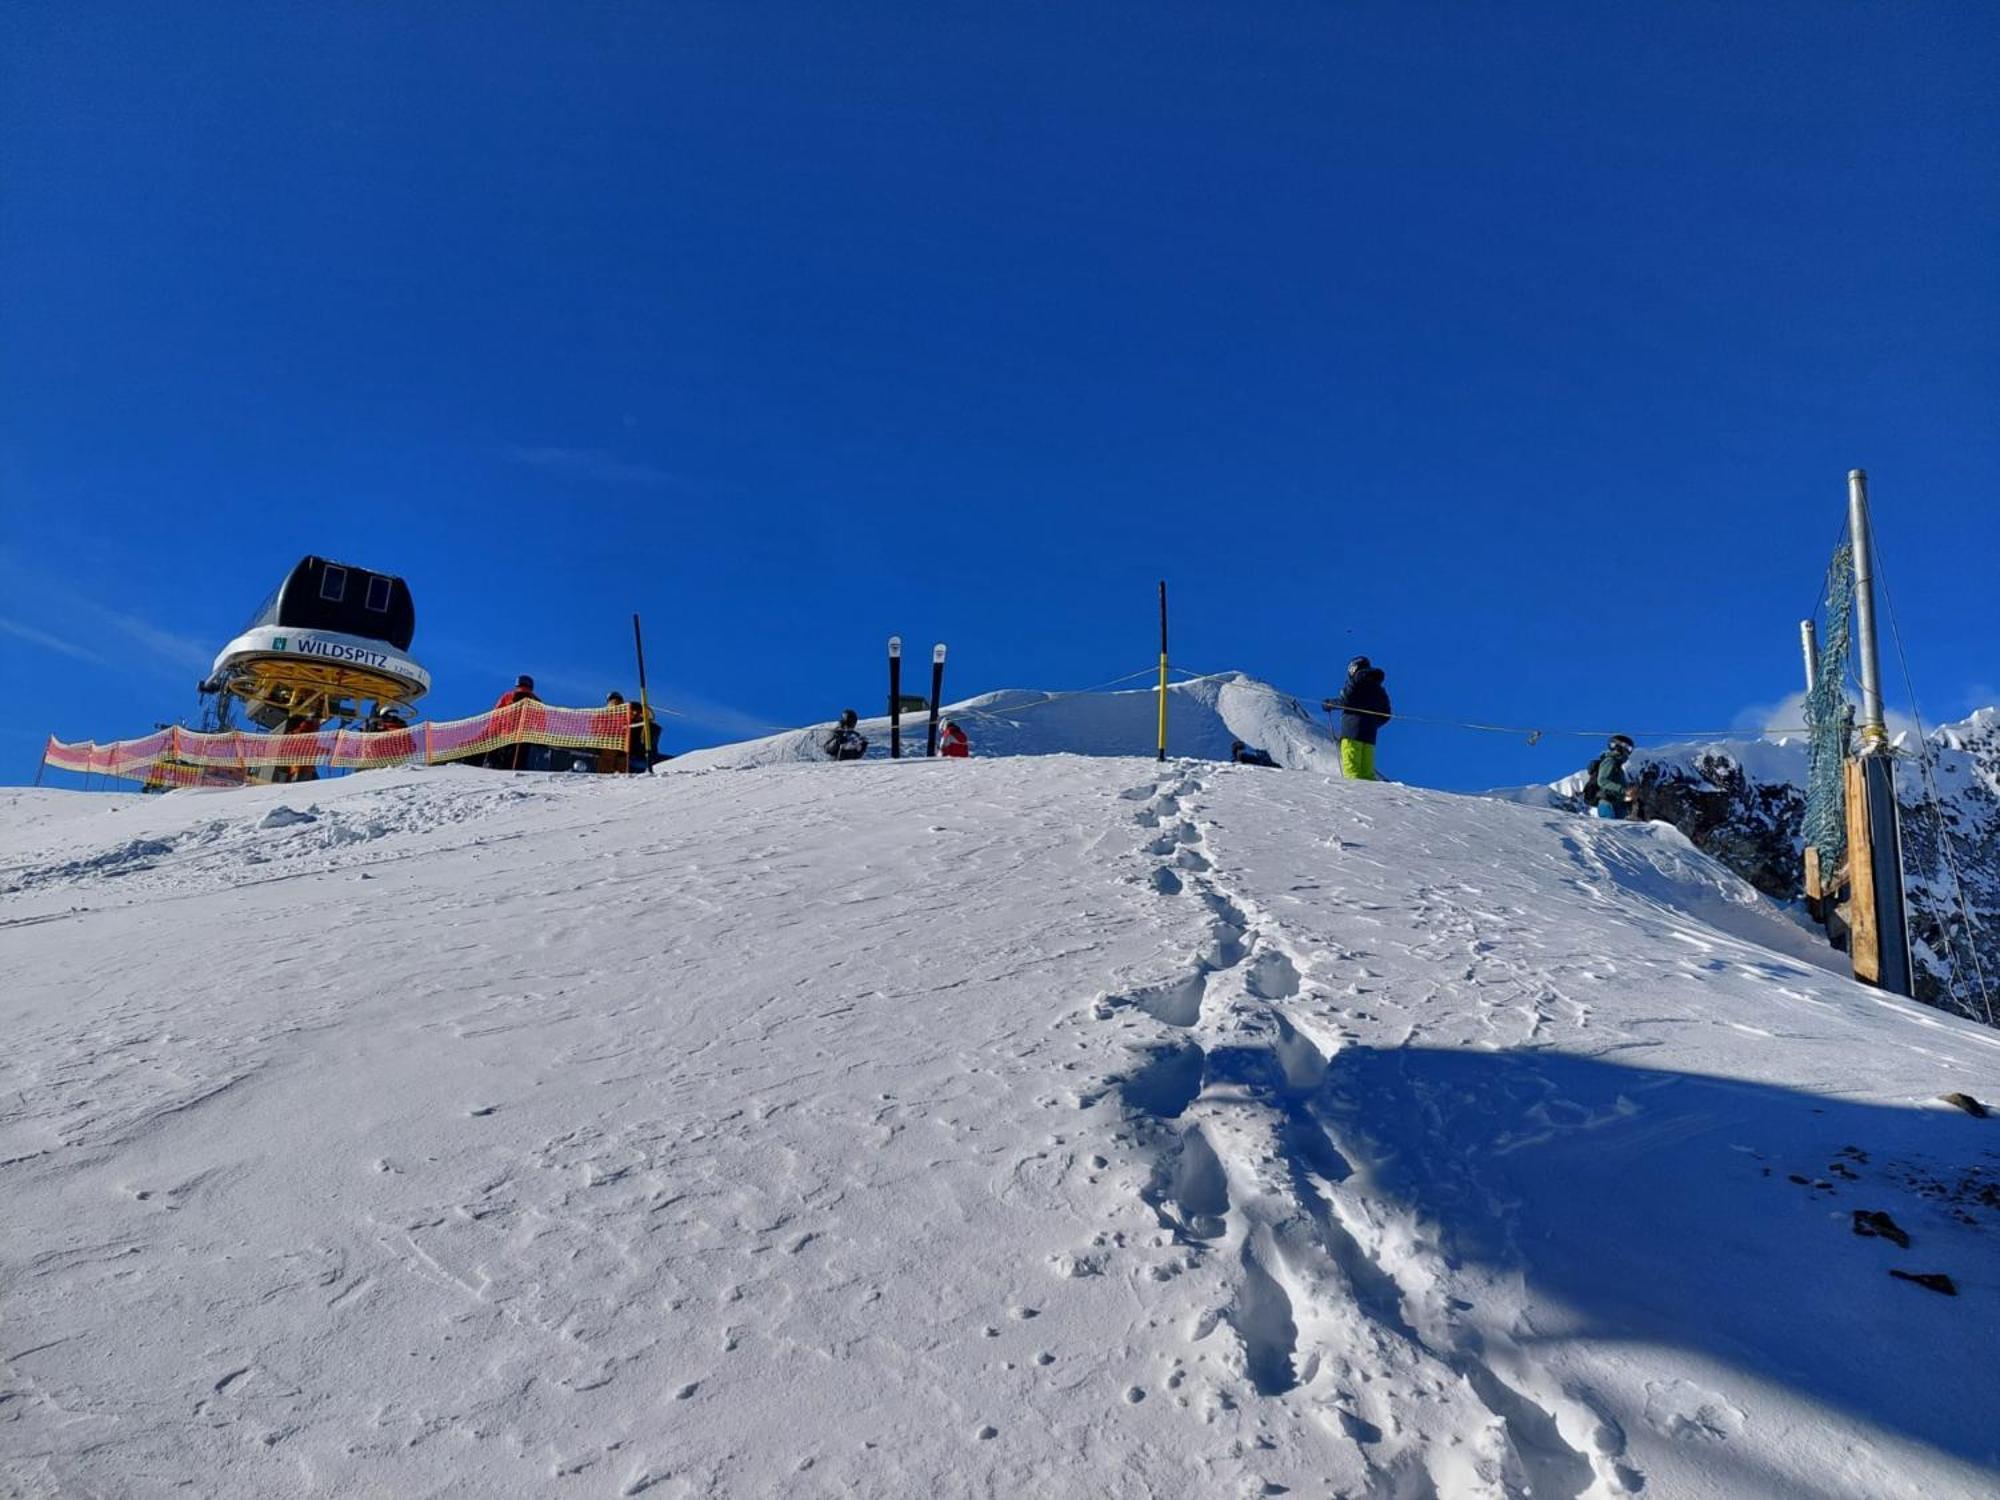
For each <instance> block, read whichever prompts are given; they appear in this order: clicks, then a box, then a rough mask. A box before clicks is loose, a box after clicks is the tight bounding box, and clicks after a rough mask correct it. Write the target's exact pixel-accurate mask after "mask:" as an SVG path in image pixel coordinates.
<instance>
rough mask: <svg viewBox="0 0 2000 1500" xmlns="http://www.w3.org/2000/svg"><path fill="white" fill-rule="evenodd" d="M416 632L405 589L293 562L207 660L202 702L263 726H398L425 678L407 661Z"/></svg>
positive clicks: (320, 561)
mask: <svg viewBox="0 0 2000 1500" xmlns="http://www.w3.org/2000/svg"><path fill="white" fill-rule="evenodd" d="M416 631H417V610H416V605H415V603H414V602H413V601H412V600H411V598H410V586H409V585H408V584H406V583H405V582H403V580H402V579H400V578H397V577H395V576H393V575H392V574H388V573H371V572H369V571H368V570H367V569H365V568H357V567H353V566H350V565H349V564H346V563H337V562H332V561H330V560H328V559H327V558H324V557H306V558H301V559H300V560H299V563H298V565H297V566H296V567H294V568H293V569H292V571H291V572H290V573H289V574H287V575H286V577H285V581H284V582H283V583H281V584H279V585H278V587H277V588H276V590H274V591H273V592H272V594H271V597H270V598H268V599H266V600H265V601H264V604H263V607H262V608H260V609H259V610H258V611H257V613H256V614H255V615H254V616H253V617H252V618H251V621H250V624H249V625H248V626H247V627H246V628H245V629H244V631H243V633H242V634H240V635H238V636H237V637H236V638H235V639H234V640H232V641H231V642H230V643H229V644H228V645H226V646H224V647H223V648H222V651H221V653H220V654H219V655H218V656H217V657H216V658H215V666H214V667H213V669H212V670H211V671H210V673H209V676H208V679H207V681H205V682H203V683H202V684H201V691H202V693H203V694H204V695H212V696H213V697H214V698H215V699H216V700H217V702H218V707H219V712H218V714H217V716H216V717H217V719H218V721H219V722H220V723H222V724H227V723H228V721H229V716H230V715H229V710H230V708H231V706H232V705H235V704H241V705H242V708H243V712H244V716H245V717H246V718H248V719H249V720H250V722H251V723H253V724H257V725H261V726H262V727H263V728H265V729H277V728H279V727H281V726H282V725H284V724H285V723H286V722H287V721H294V722H296V721H298V720H302V719H309V720H312V721H313V722H314V723H315V724H324V723H327V722H329V721H336V720H337V721H344V722H349V723H355V722H380V721H382V720H383V719H384V718H385V717H386V716H391V715H393V716H394V718H395V719H396V720H398V721H400V722H401V723H405V724H407V723H408V722H409V720H410V719H411V718H412V717H413V716H414V710H415V706H416V702H417V700H418V699H419V698H421V697H423V695H424V694H425V693H427V692H429V691H430V687H431V674H430V673H429V672H426V671H425V670H424V669H423V668H422V667H421V666H419V665H418V664H417V663H416V662H415V661H414V660H412V659H411V657H410V655H409V650H410V642H411V640H412V639H413V638H414V637H415V635H416Z"/></svg>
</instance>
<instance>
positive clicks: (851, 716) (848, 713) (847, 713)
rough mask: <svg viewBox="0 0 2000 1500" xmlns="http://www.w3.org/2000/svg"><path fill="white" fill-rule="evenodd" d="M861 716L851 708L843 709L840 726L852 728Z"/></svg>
mask: <svg viewBox="0 0 2000 1500" xmlns="http://www.w3.org/2000/svg"><path fill="white" fill-rule="evenodd" d="M859 717H860V716H859V715H858V714H856V713H855V712H854V710H853V709H851V708H847V709H842V710H841V713H840V727H841V728H842V729H852V728H853V727H854V725H855V721H856V720H857V719H858V718H859Z"/></svg>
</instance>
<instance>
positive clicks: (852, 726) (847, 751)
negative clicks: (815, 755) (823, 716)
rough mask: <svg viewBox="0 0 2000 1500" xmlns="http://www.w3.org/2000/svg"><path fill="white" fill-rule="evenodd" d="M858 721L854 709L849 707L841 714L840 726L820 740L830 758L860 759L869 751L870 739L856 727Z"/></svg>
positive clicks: (821, 747)
mask: <svg viewBox="0 0 2000 1500" xmlns="http://www.w3.org/2000/svg"><path fill="white" fill-rule="evenodd" d="M858 722H859V721H858V720H857V719H856V718H855V714H854V710H853V709H851V708H850V709H848V710H847V712H845V713H843V714H842V715H841V716H840V725H839V727H838V728H836V729H835V730H834V731H833V733H831V734H829V735H828V736H827V737H826V738H825V739H824V740H822V741H821V742H820V749H822V750H824V751H825V752H826V754H827V758H828V759H829V760H860V759H861V757H862V756H864V755H866V754H867V753H868V740H867V738H866V737H865V736H864V735H863V734H862V733H861V731H860V729H859V728H857V727H856V725H857V724H858Z"/></svg>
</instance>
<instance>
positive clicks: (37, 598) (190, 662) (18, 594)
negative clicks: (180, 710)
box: [0, 550, 222, 672]
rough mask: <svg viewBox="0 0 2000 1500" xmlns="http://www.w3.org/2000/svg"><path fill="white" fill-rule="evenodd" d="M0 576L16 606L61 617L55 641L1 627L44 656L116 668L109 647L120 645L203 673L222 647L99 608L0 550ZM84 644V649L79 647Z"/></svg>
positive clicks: (19, 627) (28, 628)
mask: <svg viewBox="0 0 2000 1500" xmlns="http://www.w3.org/2000/svg"><path fill="white" fill-rule="evenodd" d="M0 573H5V574H7V575H8V577H9V587H10V589H11V591H12V593H13V596H14V600H15V602H16V603H17V604H19V603H21V602H23V601H24V600H25V601H31V602H32V603H33V604H34V605H35V606H36V609H35V612H36V613H37V614H42V615H47V616H56V615H60V616H61V618H62V621H63V624H64V626H65V630H64V633H63V634H61V635H57V634H55V633H53V632H50V631H46V630H41V629H38V628H37V627H35V626H32V625H23V624H20V623H19V622H18V621H9V622H8V623H7V626H6V629H7V631H8V633H9V634H11V635H16V636H19V637H21V638H22V639H23V640H28V641H32V642H34V644H36V645H38V646H41V647H43V648H45V649H47V650H51V651H61V652H63V653H65V654H66V655H69V656H74V657H76V658H78V659H79V660H84V661H94V662H98V663H101V664H103V665H106V666H110V665H115V664H116V663H115V660H114V656H115V653H114V652H113V647H114V646H115V645H117V644H119V643H125V644H130V645H132V646H136V647H138V648H139V650H140V651H142V652H144V653H145V654H146V655H148V656H151V657H154V658H156V659H157V662H158V663H159V664H161V665H165V666H171V667H173V668H174V669H175V670H176V671H188V670H193V671H196V672H205V671H207V669H208V666H209V664H210V663H211V662H212V661H213V660H214V659H215V652H216V648H217V647H219V646H220V645H221V644H222V642H221V641H219V640H218V641H212V642H211V641H202V640H197V639H195V638H194V637H193V636H187V635H182V634H181V633H180V632H178V631H174V630H167V629H165V628H164V627H162V626H159V625H155V624H154V623H153V622H152V621H151V620H146V619H142V618H140V617H139V616H138V615H133V614H127V613H125V612H124V611H123V610H117V609H112V608H110V607H108V606H106V605H103V604H99V603H98V602H97V601H96V600H95V599H92V598H91V597H90V596H89V595H87V594H84V593H82V592H80V591H79V590H77V589H75V588H72V587H70V586H69V585H68V584H66V583H64V582H62V581H60V580H58V579H55V578H51V577H49V576H47V574H46V571H45V570H43V569H41V568H39V567H30V566H29V564H28V562H27V560H26V559H25V558H22V557H21V556H20V555H19V554H16V553H13V552H9V551H4V550H0ZM86 641H87V642H89V644H88V645H85V644H83V643H84V642H86ZM107 653H111V654H107ZM127 665H130V663H127Z"/></svg>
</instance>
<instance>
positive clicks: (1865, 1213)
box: [1854, 1208, 1910, 1250]
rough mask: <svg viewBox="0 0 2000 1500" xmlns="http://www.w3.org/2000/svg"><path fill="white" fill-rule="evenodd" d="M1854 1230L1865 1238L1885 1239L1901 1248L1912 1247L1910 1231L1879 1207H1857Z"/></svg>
mask: <svg viewBox="0 0 2000 1500" xmlns="http://www.w3.org/2000/svg"><path fill="white" fill-rule="evenodd" d="M1854 1232H1855V1233H1856V1234H1858V1235H1860V1236H1861V1237H1862V1238H1864V1239H1871V1240H1872V1239H1884V1240H1888V1241H1889V1242H1890V1243H1891V1244H1893V1245H1895V1246H1897V1247H1898V1248H1899V1249H1903V1250H1907V1249H1909V1248H1910V1235H1909V1231H1908V1230H1906V1229H1904V1228H1903V1226H1902V1225H1900V1224H1898V1223H1897V1222H1896V1221H1895V1220H1894V1219H1892V1218H1890V1217H1889V1216H1888V1215H1887V1214H1885V1213H1883V1212H1882V1210H1880V1209H1879V1208H1857V1209H1855V1210H1854Z"/></svg>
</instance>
